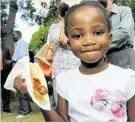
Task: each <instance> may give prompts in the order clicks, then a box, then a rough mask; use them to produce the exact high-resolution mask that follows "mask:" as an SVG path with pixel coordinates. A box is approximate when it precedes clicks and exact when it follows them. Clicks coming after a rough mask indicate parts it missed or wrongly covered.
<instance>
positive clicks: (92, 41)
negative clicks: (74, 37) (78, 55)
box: [83, 39, 96, 46]
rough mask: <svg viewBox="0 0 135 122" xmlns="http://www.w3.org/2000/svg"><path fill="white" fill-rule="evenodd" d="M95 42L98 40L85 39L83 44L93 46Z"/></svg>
mask: <svg viewBox="0 0 135 122" xmlns="http://www.w3.org/2000/svg"><path fill="white" fill-rule="evenodd" d="M94 44H96V41H95V40H92V39H88V40H85V41H83V46H91V45H94Z"/></svg>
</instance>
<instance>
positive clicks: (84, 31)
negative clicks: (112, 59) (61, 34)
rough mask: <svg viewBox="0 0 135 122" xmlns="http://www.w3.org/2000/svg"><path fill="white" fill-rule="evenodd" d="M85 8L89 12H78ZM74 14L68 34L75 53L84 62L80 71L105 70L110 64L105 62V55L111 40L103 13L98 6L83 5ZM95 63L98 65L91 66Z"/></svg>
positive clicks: (90, 72) (93, 71) (92, 72)
mask: <svg viewBox="0 0 135 122" xmlns="http://www.w3.org/2000/svg"><path fill="white" fill-rule="evenodd" d="M84 10H85V11H87V12H80V13H79V12H78V11H84ZM91 11H92V12H91ZM72 16H73V17H72ZM72 16H71V21H70V23H69V25H71V26H70V27H69V31H68V35H69V40H70V43H71V48H72V51H73V53H74V54H75V55H76V56H77V57H78V58H80V59H81V60H82V61H83V62H84V64H83V65H81V66H80V71H81V72H82V73H85V74H86V73H88V74H94V73H98V72H100V71H103V70H104V69H106V68H107V66H108V65H107V64H106V63H105V62H104V55H105V53H106V52H107V50H108V48H109V44H110V41H111V34H110V33H109V31H108V28H107V22H106V20H105V18H104V16H103V14H102V13H100V12H99V11H98V10H97V9H96V8H88V7H81V8H79V9H77V11H75V12H74V13H73V14H72ZM83 16H85V17H83ZM78 19H79V21H77V20H78ZM73 20H74V21H73ZM88 25H89V26H88ZM97 62H98V63H97ZM85 63H87V64H88V68H87V67H85ZM95 63H97V65H95V67H94V68H89V67H91V66H92V65H94V64H95Z"/></svg>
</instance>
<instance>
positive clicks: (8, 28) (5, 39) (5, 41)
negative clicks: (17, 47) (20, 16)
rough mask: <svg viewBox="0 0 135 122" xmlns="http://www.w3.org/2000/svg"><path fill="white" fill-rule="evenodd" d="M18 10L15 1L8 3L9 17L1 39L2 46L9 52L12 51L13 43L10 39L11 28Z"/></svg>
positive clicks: (11, 0)
mask: <svg viewBox="0 0 135 122" xmlns="http://www.w3.org/2000/svg"><path fill="white" fill-rule="evenodd" d="M17 10H18V6H17V0H10V2H9V17H8V21H7V24H6V35H5V36H4V37H3V38H2V41H3V46H4V47H5V48H8V49H9V50H13V49H14V42H13V39H12V34H13V28H14V23H15V18H16V13H17Z"/></svg>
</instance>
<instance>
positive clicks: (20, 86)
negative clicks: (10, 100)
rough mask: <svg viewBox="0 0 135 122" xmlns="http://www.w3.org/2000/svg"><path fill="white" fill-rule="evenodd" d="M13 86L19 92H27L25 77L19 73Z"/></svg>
mask: <svg viewBox="0 0 135 122" xmlns="http://www.w3.org/2000/svg"><path fill="white" fill-rule="evenodd" d="M14 88H15V89H16V90H17V91H18V92H20V93H21V94H26V93H27V86H26V84H25V79H23V78H21V75H18V76H16V78H15V80H14Z"/></svg>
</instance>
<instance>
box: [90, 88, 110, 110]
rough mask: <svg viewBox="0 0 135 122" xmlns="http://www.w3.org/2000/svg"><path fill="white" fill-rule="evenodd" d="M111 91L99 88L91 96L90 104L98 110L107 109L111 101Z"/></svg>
mask: <svg viewBox="0 0 135 122" xmlns="http://www.w3.org/2000/svg"><path fill="white" fill-rule="evenodd" d="M109 99H110V93H109V92H108V90H106V89H97V90H96V92H95V94H94V96H92V97H91V101H90V104H91V105H92V106H93V108H95V109H97V110H105V109H106V107H107V104H108V103H109Z"/></svg>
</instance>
